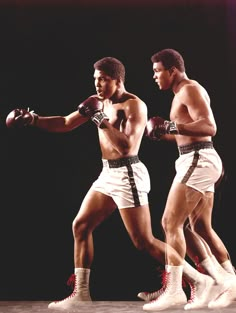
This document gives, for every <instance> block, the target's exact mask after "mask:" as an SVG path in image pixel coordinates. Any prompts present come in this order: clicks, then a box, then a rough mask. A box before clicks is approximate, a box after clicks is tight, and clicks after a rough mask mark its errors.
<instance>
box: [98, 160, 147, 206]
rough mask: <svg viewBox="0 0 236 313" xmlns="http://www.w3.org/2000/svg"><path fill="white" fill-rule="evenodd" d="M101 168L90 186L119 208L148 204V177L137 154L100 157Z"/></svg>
mask: <svg viewBox="0 0 236 313" xmlns="http://www.w3.org/2000/svg"><path fill="white" fill-rule="evenodd" d="M102 163H103V169H102V171H101V173H100V175H99V177H98V179H97V180H96V181H95V182H94V183H93V185H92V188H93V189H94V190H96V191H99V192H101V193H103V194H105V195H107V196H109V197H111V198H112V199H113V200H114V202H115V203H116V205H117V207H118V208H119V209H122V208H131V207H138V206H141V205H145V204H148V193H149V191H150V177H149V173H148V170H147V168H146V166H145V165H144V164H143V163H142V162H141V161H140V160H139V158H138V156H131V157H126V158H121V159H116V160H105V159H102Z"/></svg>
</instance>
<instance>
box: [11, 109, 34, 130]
mask: <svg viewBox="0 0 236 313" xmlns="http://www.w3.org/2000/svg"><path fill="white" fill-rule="evenodd" d="M37 119H38V115H37V114H35V113H34V112H33V111H29V109H27V110H26V109H15V110H13V111H11V112H10V113H9V114H8V115H7V117H6V126H7V127H8V128H10V127H14V128H22V127H25V126H29V125H31V126H33V125H34V124H35V122H36V120H37Z"/></svg>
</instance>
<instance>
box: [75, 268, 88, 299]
mask: <svg viewBox="0 0 236 313" xmlns="http://www.w3.org/2000/svg"><path fill="white" fill-rule="evenodd" d="M74 273H75V275H76V278H77V287H78V288H76V290H75V292H76V293H78V292H79V291H83V292H87V293H89V277H90V269H89V268H81V267H77V268H75V270H74Z"/></svg>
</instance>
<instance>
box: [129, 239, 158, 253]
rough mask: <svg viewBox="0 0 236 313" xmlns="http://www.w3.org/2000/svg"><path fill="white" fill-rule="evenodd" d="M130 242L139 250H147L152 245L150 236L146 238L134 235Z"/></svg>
mask: <svg viewBox="0 0 236 313" xmlns="http://www.w3.org/2000/svg"><path fill="white" fill-rule="evenodd" d="M132 242H133V244H134V246H135V248H136V249H137V250H138V251H140V252H148V251H149V250H150V247H151V246H152V245H153V241H152V238H146V237H144V236H135V237H133V238H132Z"/></svg>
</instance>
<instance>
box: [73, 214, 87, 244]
mask: <svg viewBox="0 0 236 313" xmlns="http://www.w3.org/2000/svg"><path fill="white" fill-rule="evenodd" d="M72 233H73V236H74V238H77V239H83V238H86V237H87V236H88V233H89V227H88V225H87V223H86V222H84V221H82V220H80V219H78V218H75V219H74V221H73V222H72Z"/></svg>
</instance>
